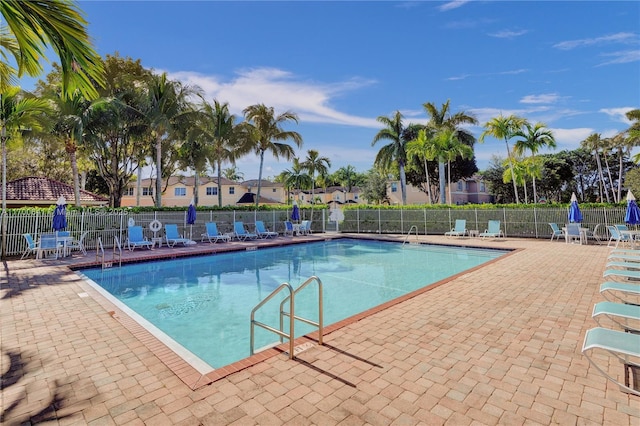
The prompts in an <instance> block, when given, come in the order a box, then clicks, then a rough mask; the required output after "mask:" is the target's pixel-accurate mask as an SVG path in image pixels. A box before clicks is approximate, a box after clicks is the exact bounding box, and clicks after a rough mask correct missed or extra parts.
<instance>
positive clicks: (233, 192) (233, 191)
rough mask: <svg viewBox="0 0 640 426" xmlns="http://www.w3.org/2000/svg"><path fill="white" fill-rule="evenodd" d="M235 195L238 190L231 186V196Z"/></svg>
mask: <svg viewBox="0 0 640 426" xmlns="http://www.w3.org/2000/svg"><path fill="white" fill-rule="evenodd" d="M235 193H236V188H235V186H230V187H229V194H231V195H233V194H235Z"/></svg>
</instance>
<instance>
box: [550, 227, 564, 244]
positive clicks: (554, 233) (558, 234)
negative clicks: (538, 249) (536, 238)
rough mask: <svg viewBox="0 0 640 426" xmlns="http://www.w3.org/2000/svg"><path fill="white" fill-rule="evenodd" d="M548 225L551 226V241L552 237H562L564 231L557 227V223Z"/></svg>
mask: <svg viewBox="0 0 640 426" xmlns="http://www.w3.org/2000/svg"><path fill="white" fill-rule="evenodd" d="M549 226H550V227H551V241H553V239H554V238H557V239H558V240H559V239H560V237H562V238H564V231H563V230H562V229H560V228H559V227H558V224H557V223H549Z"/></svg>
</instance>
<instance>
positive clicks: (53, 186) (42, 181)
mask: <svg viewBox="0 0 640 426" xmlns="http://www.w3.org/2000/svg"><path fill="white" fill-rule="evenodd" d="M61 196H62V197H64V199H65V200H66V202H67V205H75V204H76V196H75V192H74V190H73V186H71V185H67V184H66V183H62V182H58V181H56V180H53V179H49V178H46V177H36V176H27V177H23V178H20V179H16V180H12V181H9V182H7V208H19V207H48V206H52V205H55V204H56V202H57V201H58V199H59V198H60V197H61ZM108 204H109V199H108V198H105V197H101V196H99V195H96V194H93V193H91V192H89V191H84V190H80V205H82V206H83V207H90V206H91V207H96V206H106V205H108Z"/></svg>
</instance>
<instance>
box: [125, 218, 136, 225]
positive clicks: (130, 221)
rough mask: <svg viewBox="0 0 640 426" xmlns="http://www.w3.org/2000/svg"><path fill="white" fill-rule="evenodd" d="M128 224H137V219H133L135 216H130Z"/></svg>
mask: <svg viewBox="0 0 640 426" xmlns="http://www.w3.org/2000/svg"><path fill="white" fill-rule="evenodd" d="M127 225H129V226H136V221H135V220H133V218H132V217H130V218H129V221H128V222H127Z"/></svg>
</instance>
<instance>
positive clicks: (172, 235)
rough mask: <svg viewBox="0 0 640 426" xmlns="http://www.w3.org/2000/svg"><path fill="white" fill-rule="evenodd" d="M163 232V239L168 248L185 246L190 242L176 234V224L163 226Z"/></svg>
mask: <svg viewBox="0 0 640 426" xmlns="http://www.w3.org/2000/svg"><path fill="white" fill-rule="evenodd" d="M164 232H165V236H164V239H165V240H166V241H167V245H168V246H169V247H174V246H175V245H176V244H182V245H184V246H186V245H187V244H189V242H191V240H190V239H189V238H184V237H183V236H182V235H180V234H178V225H176V224H167V225H164Z"/></svg>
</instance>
